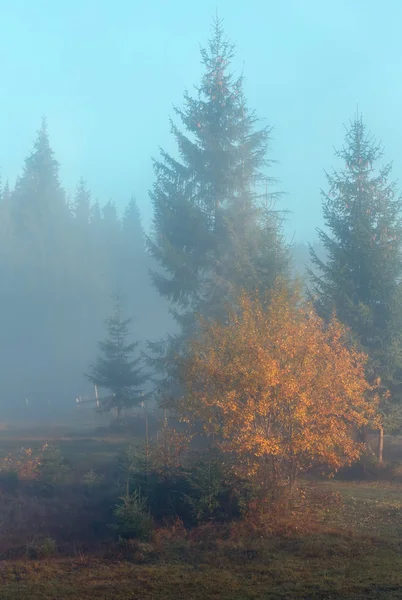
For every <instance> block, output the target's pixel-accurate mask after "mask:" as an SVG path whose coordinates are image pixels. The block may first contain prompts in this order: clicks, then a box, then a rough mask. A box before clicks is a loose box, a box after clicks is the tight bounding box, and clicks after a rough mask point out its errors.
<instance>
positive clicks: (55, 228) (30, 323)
mask: <svg viewBox="0 0 402 600" xmlns="http://www.w3.org/2000/svg"><path fill="white" fill-rule="evenodd" d="M10 212H11V226H12V231H13V254H14V266H15V269H14V278H13V284H14V285H13V294H14V299H13V304H12V306H13V311H12V314H13V315H14V322H13V325H12V324H11V322H12V319H11V318H10V321H9V326H10V327H12V326H13V327H14V337H13V339H14V343H13V348H15V351H16V352H18V360H19V361H20V365H21V369H20V372H21V376H20V378H19V379H21V382H24V383H22V384H21V385H24V386H25V381H27V382H28V383H27V384H26V385H27V387H28V388H29V390H28V391H29V392H30V393H31V395H34V396H35V395H36V396H37V398H38V402H41V403H45V402H47V399H51V398H52V397H54V396H55V395H56V393H57V397H58V398H59V399H61V397H62V395H63V393H66V394H67V391H66V390H67V386H64V385H63V386H62V387H61V389H62V390H63V391H62V393H60V392H56V389H55V386H54V383H53V382H52V381H51V377H52V376H53V375H54V376H55V379H57V376H56V373H57V374H60V373H61V371H64V376H65V377H66V378H68V376H69V374H68V369H66V364H63V361H64V356H65V353H66V354H67V350H66V348H63V345H64V344H66V343H67V339H66V338H65V337H64V336H63V335H61V333H62V330H63V331H64V330H65V328H66V327H67V328H68V325H66V324H67V323H68V322H69V312H68V306H69V299H70V296H69V293H70V290H71V289H72V288H73V283H74V281H73V271H74V268H75V265H74V255H73V240H72V236H71V233H72V231H71V215H70V211H69V207H68V204H67V201H66V196H65V193H64V190H63V188H62V186H61V184H60V179H59V164H58V162H57V160H56V158H55V156H54V152H53V150H52V148H51V146H50V143H49V136H48V130H47V124H46V120H45V119H44V120H43V121H42V125H41V128H40V129H39V131H38V134H37V137H36V140H35V143H34V148H33V151H32V152H31V153H30V155H29V156H28V157H27V158H26V160H25V164H24V168H23V172H22V174H21V176H20V177H19V178H18V180H17V183H16V186H15V188H14V190H13V191H12V195H11V199H10ZM38 348H43V349H46V350H44V352H43V353H41V355H39V354H38ZM17 349H18V350H17ZM42 359H43V360H42ZM51 374H52V375H51ZM62 380H63V377H61V380H60V381H62ZM16 393H17V392H16ZM24 397H25V393H24Z"/></svg>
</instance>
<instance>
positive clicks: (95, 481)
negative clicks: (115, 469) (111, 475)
mask: <svg viewBox="0 0 402 600" xmlns="http://www.w3.org/2000/svg"><path fill="white" fill-rule="evenodd" d="M102 482H103V475H102V474H100V473H97V472H96V471H94V469H90V470H89V471H87V472H86V473H85V475H84V476H83V478H82V483H83V484H84V485H85V486H86V487H87V488H88V489H89V490H94V489H96V488H98V487H99V486H100V485H101V483H102Z"/></svg>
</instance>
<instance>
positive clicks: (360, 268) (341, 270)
mask: <svg viewBox="0 0 402 600" xmlns="http://www.w3.org/2000/svg"><path fill="white" fill-rule="evenodd" d="M335 155H336V157H337V158H339V159H341V160H342V161H343V164H344V166H343V168H342V169H341V170H339V171H334V172H333V173H332V174H328V173H327V174H326V177H327V182H328V187H329V191H328V192H327V193H325V192H322V195H323V212H324V220H325V224H326V226H327V228H328V230H329V231H328V233H327V232H324V231H322V230H318V234H319V238H320V240H321V242H322V245H323V246H324V250H325V253H326V256H327V259H326V261H325V262H324V261H323V260H321V259H320V258H319V257H318V256H317V253H316V252H315V251H314V250H313V249H312V248H311V257H312V261H313V263H314V265H315V266H316V267H317V269H318V271H319V274H314V273H313V272H312V271H311V270H310V276H311V279H312V282H313V290H312V293H313V294H314V296H315V304H316V308H317V310H318V312H319V314H321V315H322V316H324V317H326V318H327V319H328V318H329V317H330V314H331V312H332V311H333V310H335V311H336V313H337V316H338V318H339V319H340V320H341V321H342V322H343V323H345V324H346V325H348V326H349V327H350V328H351V331H352V334H353V341H354V343H356V344H358V345H359V346H360V348H361V349H363V350H364V351H365V352H367V354H368V355H369V357H370V361H369V364H368V370H367V375H368V377H369V379H370V380H371V381H374V380H375V379H377V378H378V377H380V378H381V379H382V381H383V384H384V386H385V387H387V388H389V387H390V388H391V389H392V388H393V386H395V385H396V384H397V383H398V382H400V381H402V379H401V375H402V371H401V367H402V356H401V332H402V328H401V326H402V321H401V316H402V297H401V287H400V283H401V276H402V261H401V244H402V221H401V216H400V211H401V207H402V202H401V197H400V196H399V195H398V193H397V188H396V184H395V183H393V182H391V181H390V180H389V176H390V173H391V167H392V165H391V164H387V165H385V166H380V167H379V168H378V169H376V163H377V162H378V161H379V160H380V159H381V158H382V157H383V149H382V147H381V145H379V144H378V143H377V142H376V141H375V140H374V139H373V138H372V137H370V136H369V135H367V132H366V127H365V124H364V122H363V119H362V117H361V116H359V115H356V117H355V119H354V120H353V121H352V123H351V125H350V128H349V130H348V131H347V133H346V137H345V145H344V147H343V148H342V150H340V151H337V152H336V154H335Z"/></svg>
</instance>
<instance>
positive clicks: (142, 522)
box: [112, 490, 153, 540]
mask: <svg viewBox="0 0 402 600" xmlns="http://www.w3.org/2000/svg"><path fill="white" fill-rule="evenodd" d="M120 500H121V502H120V504H117V505H116V507H115V510H114V516H115V517H116V519H117V523H116V524H113V525H112V528H113V529H114V530H115V531H116V532H117V533H118V535H119V537H121V538H123V539H128V538H138V539H139V540H147V539H149V537H150V534H151V532H152V529H153V521H152V517H151V515H150V512H149V509H147V500H146V498H144V497H143V496H142V495H141V490H134V492H132V493H130V492H129V491H127V492H126V493H125V494H124V495H123V496H121V497H120Z"/></svg>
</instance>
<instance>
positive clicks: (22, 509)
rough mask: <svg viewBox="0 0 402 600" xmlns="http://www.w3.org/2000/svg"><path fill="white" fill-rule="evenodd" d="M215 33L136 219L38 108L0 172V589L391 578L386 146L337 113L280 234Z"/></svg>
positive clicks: (397, 266) (396, 309)
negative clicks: (291, 231) (313, 217)
mask: <svg viewBox="0 0 402 600" xmlns="http://www.w3.org/2000/svg"><path fill="white" fill-rule="evenodd" d="M235 51H236V49H235V46H234V45H233V44H232V43H231V42H230V41H229V40H228V38H227V37H226V33H225V30H224V27H223V23H222V22H221V21H220V20H219V19H215V20H214V22H213V26H212V29H211V34H210V39H209V41H208V43H207V44H206V46H205V47H202V49H201V60H202V65H203V76H202V79H201V81H199V82H196V83H197V87H196V89H195V91H194V92H192V93H190V92H185V93H184V96H183V101H182V104H181V106H174V107H173V114H172V120H171V123H170V125H171V136H172V139H173V141H174V145H175V152H174V153H169V152H167V151H165V150H164V149H163V148H162V149H159V154H157V149H156V157H155V158H154V159H152V160H153V168H154V180H153V184H152V186H151V188H150V192H149V202H150V204H151V206H152V211H153V212H152V214H153V219H152V226H151V227H150V228H149V230H145V228H144V227H143V224H142V217H141V214H140V211H139V209H138V205H137V202H136V199H135V198H133V197H132V198H128V199H127V205H126V207H125V209H124V210H123V211H119V210H118V208H117V206H116V204H115V203H114V202H113V200H112V199H111V200H107V201H105V199H97V198H94V197H93V195H92V193H91V190H90V185H89V184H88V183H87V181H86V180H85V173H84V174H83V178H82V179H81V180H80V181H78V182H77V186H76V189H75V190H72V191H67V190H66V189H65V188H64V187H63V184H62V182H61V181H60V165H59V163H58V161H57V156H55V153H54V151H53V150H52V143H51V125H48V123H47V121H46V119H43V120H42V122H41V124H40V127H39V130H38V132H37V136H36V139H34V141H33V148H32V151H31V152H30V153H29V155H28V156H27V158H26V160H25V163H24V165H23V166H22V169H21V174H20V176H19V177H18V179H17V181H16V182H15V184H12V185H11V184H10V182H9V181H8V180H7V176H6V174H3V176H2V183H1V187H0V228H1V231H0V246H1V248H0V272H1V280H2V297H1V298H2V300H1V301H2V315H3V326H2V336H1V338H0V344H2V349H1V356H2V357H3V369H2V377H1V379H0V388H1V390H0V391H1V401H0V414H1V421H2V423H4V427H3V428H2V431H1V432H0V438H1V442H0V447H1V448H0V450H1V452H0V454H1V456H0V497H1V498H2V506H3V508H2V510H1V511H0V525H1V527H2V541H1V542H0V560H1V561H3V563H4V569H3V574H0V580H1V581H2V584H3V586H2V589H3V591H1V590H0V598H3V597H4V598H6V597H7V598H10V597H19V598H25V597H26V598H28V597H29V598H36V597H37V598H56V597H57V598H64V597H65V598H67V597H72V594H75V593H77V590H76V587H75V586H77V585H78V586H79V589H80V592H79V593H80V594H81V595H79V596H77V597H80V598H126V599H128V598H137V597H143V598H162V597H166V598H207V597H208V598H238V599H240V598H293V597H294V598H363V597H364V598H398V597H401V596H400V594H401V593H402V592H401V590H402V579H401V577H400V572H401V570H400V567H401V566H402V555H401V550H400V540H399V537H398V536H399V534H400V532H401V531H402V521H401V517H400V514H402V513H401V508H402V505H401V501H400V489H401V488H400V486H401V485H402V481H401V479H400V478H401V476H402V475H401V468H400V460H401V459H400V453H401V437H400V435H401V427H402V421H401V417H402V412H401V396H400V393H401V390H402V352H401V350H402V337H401V336H402V287H401V286H402V212H401V211H402V197H401V195H400V192H399V189H398V186H397V183H396V180H395V178H394V176H393V172H392V164H391V163H384V160H383V159H384V149H383V147H382V145H381V143H380V142H378V141H377V138H376V137H374V136H373V135H372V134H371V131H370V128H369V123H366V120H365V118H364V117H363V115H362V114H361V113H360V112H358V111H355V112H354V113H352V115H351V118H350V121H349V123H348V125H347V127H346V130H345V136H344V143H343V146H342V147H340V148H339V149H336V150H335V155H334V159H335V160H336V164H337V165H339V166H337V168H336V169H331V166H330V165H322V168H323V169H325V175H326V187H325V188H324V189H323V190H321V192H320V190H319V189H317V194H320V193H321V207H322V215H323V220H324V223H325V227H324V228H322V229H320V228H318V229H317V236H318V241H314V240H313V241H312V244H302V243H297V244H295V243H293V241H292V240H289V239H288V238H287V236H286V235H285V233H284V223H285V222H286V218H287V207H286V196H284V194H283V193H282V192H281V191H278V188H279V187H280V185H279V184H278V182H277V181H276V178H275V160H274V159H275V156H274V155H275V148H274V145H273V143H272V129H271V127H270V126H265V127H263V126H262V125H261V121H260V115H257V114H256V113H255V112H254V111H253V109H252V108H251V107H249V104H248V101H247V98H246V96H245V92H244V78H243V75H241V74H240V75H236V74H234V73H233V72H232V61H233V58H234V56H235ZM186 83H188V82H183V85H185V84H186ZM341 126H342V124H340V127H341ZM328 144H331V140H328ZM150 160H151V158H150ZM83 397H85V398H87V399H89V400H90V402H89V403H88V404H86V403H85V402H84V403H83V404H82V406H80V402H79V400H80V399H81V398H83ZM95 400H96V401H97V402H95ZM72 415H73V416H72ZM46 423H48V424H49V423H51V425H46ZM10 424H12V426H11V425H10ZM88 424H89V425H88ZM45 425H46V426H45ZM363 549H364V550H363ZM346 565H349V566H348V569H349V570H350V572H348V573H347V574H346V575H345V569H346ZM370 565H371V566H370ZM134 566H135V567H138V568H137V570H135V569H134ZM271 567H272V568H271ZM1 578H2V579H1ZM248 581H249V582H250V585H248V583H247V582H248ZM21 582H22V584H21ZM3 593H4V594H5V595H2V594H3ZM398 594H399V595H398Z"/></svg>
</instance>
